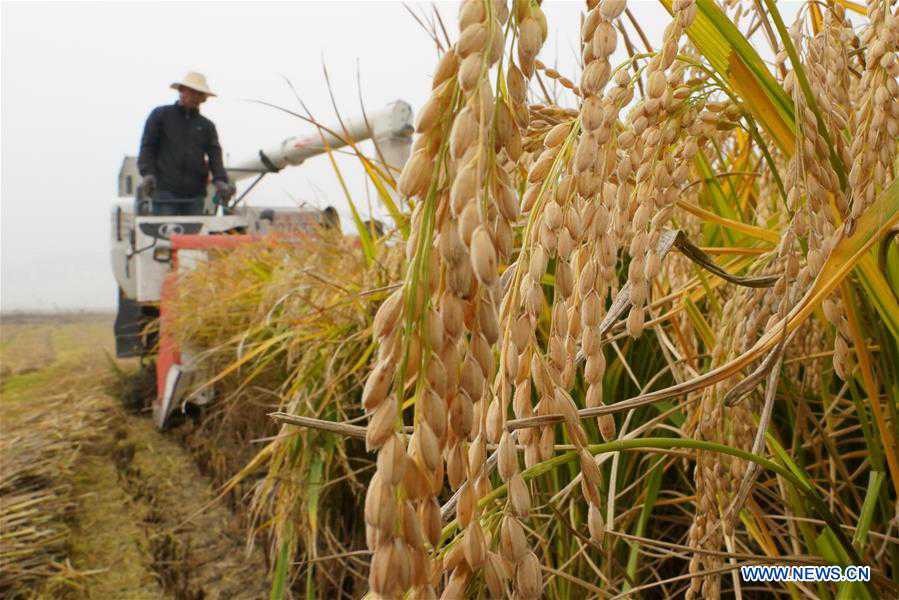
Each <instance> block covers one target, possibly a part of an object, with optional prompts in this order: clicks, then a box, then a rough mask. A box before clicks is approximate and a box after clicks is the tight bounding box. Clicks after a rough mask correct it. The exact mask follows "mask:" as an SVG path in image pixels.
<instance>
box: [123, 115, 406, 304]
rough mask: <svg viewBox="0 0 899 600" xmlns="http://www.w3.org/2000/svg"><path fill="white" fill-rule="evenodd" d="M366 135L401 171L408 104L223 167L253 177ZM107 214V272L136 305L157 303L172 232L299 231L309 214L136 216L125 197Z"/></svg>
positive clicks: (235, 176) (245, 210) (244, 210)
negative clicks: (108, 225)
mask: <svg viewBox="0 0 899 600" xmlns="http://www.w3.org/2000/svg"><path fill="white" fill-rule="evenodd" d="M344 127H345V129H344ZM329 131H331V132H335V133H337V134H339V135H340V137H338V136H337V135H334V133H330V132H329ZM366 139H372V140H373V141H374V143H375V144H376V146H377V150H378V152H379V153H380V155H381V156H382V157H383V160H384V162H386V163H387V164H388V165H390V166H391V167H393V168H395V169H397V170H399V169H401V168H402V166H403V165H404V164H405V162H406V159H407V158H408V157H409V151H410V148H411V146H412V108H411V107H410V106H409V105H408V104H407V103H406V102H403V101H401V100H397V101H395V102H391V103H390V104H388V105H387V106H386V107H384V108H382V109H380V110H377V111H373V112H372V113H370V114H367V115H366V116H365V117H362V116H360V117H357V118H353V119H349V120H345V121H344V122H343V124H342V125H341V124H340V123H337V124H333V125H331V126H329V127H328V128H327V130H325V129H324V128H323V129H320V130H318V131H316V132H315V133H313V134H310V135H306V136H301V137H295V136H294V137H289V138H287V139H285V140H283V141H282V142H281V143H280V144H278V145H276V146H274V147H270V148H268V149H266V150H260V151H257V152H256V153H255V155H252V156H250V157H249V158H247V159H245V160H241V161H238V162H236V163H234V164H233V166H230V167H228V168H227V170H228V174H229V177H231V179H232V181H240V180H243V179H247V178H249V177H252V176H254V175H255V176H257V177H258V176H261V175H265V174H266V173H272V172H275V171H276V170H280V169H282V168H284V167H286V166H291V165H299V164H301V163H302V162H303V161H305V160H306V159H308V158H312V157H314V156H317V155H320V154H323V153H325V152H327V151H328V149H331V150H336V149H339V148H341V147H343V146H346V145H347V142H346V140H352V141H353V142H354V143H355V142H361V141H364V140H366ZM266 163H268V164H266ZM271 166H274V170H273V169H272V168H270V167H271ZM110 216H111V220H112V223H111V225H112V227H111V240H110V241H111V246H110V253H111V259H112V270H113V274H114V275H115V278H116V281H117V282H118V284H119V287H120V288H121V290H122V292H123V294H124V296H125V297H126V298H128V299H130V300H133V301H136V302H138V303H141V304H143V303H153V302H158V301H159V293H160V289H161V286H162V280H163V279H164V278H165V275H166V273H168V271H169V265H168V255H167V248H169V246H170V243H169V241H168V236H169V235H171V234H173V233H186V234H201V235H216V234H221V233H226V232H230V231H241V232H243V233H255V234H265V233H267V232H268V231H269V230H270V229H275V230H284V229H295V228H300V229H303V228H304V227H308V226H309V225H310V220H311V219H314V218H315V217H314V216H313V215H312V213H310V211H304V210H300V209H296V208H283V207H279V208H265V207H248V206H242V207H240V208H239V209H237V210H236V211H235V214H233V215H228V216H212V215H210V216H183V217H182V216H179V217H158V216H148V215H140V216H137V215H135V202H134V200H133V199H131V198H127V199H126V198H120V199H119V200H118V201H116V202H115V204H114V205H113V206H112V210H111V215H110Z"/></svg>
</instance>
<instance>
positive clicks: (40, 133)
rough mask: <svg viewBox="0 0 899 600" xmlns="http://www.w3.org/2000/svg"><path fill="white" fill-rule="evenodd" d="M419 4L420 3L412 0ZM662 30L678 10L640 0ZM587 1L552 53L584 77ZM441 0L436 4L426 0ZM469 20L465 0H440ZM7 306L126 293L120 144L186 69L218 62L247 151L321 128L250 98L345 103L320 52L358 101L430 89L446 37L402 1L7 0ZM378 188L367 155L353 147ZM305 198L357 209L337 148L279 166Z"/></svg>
mask: <svg viewBox="0 0 899 600" xmlns="http://www.w3.org/2000/svg"><path fill="white" fill-rule="evenodd" d="M413 4H414V3H413ZM629 4H630V5H631V8H632V10H633V11H634V12H635V13H636V14H637V17H638V19H639V20H640V22H641V24H642V26H643V28H644V29H645V30H646V31H647V34H648V35H649V36H650V37H651V38H653V39H657V38H658V36H659V35H660V32H661V29H662V28H663V27H664V26H665V24H666V23H667V22H668V21H669V17H668V16H667V14H666V13H664V11H663V9H661V6H660V4H659V3H657V2H634V3H632V4H631V3H629ZM583 5H584V4H583V2H545V3H544V8H545V11H546V13H547V17H548V21H549V24H550V40H549V41H548V42H547V44H546V45H545V46H544V49H543V52H542V54H541V58H542V59H543V60H544V61H545V62H547V63H555V62H556V61H558V63H559V65H560V67H561V68H560V70H562V71H563V72H566V73H567V74H568V75H570V76H571V77H573V78H576V76H577V73H576V71H575V70H574V65H575V59H574V54H575V51H574V48H575V46H576V41H577V31H578V14H579V11H580V10H581V8H582V7H583ZM414 6H415V7H423V8H426V9H429V8H430V5H429V4H427V5H426V4H414ZM437 6H438V7H439V9H440V11H441V13H442V14H443V15H444V16H445V17H446V19H447V27H448V28H449V29H450V33H451V35H452V33H453V32H454V31H455V15H456V11H457V4H456V3H452V2H442V3H437ZM0 10H2V36H0V37H2V180H0V210H2V212H0V221H2V223H0V226H2V254H0V263H2V276H0V299H2V309H3V310H4V311H7V310H15V309H40V310H51V309H56V308H58V309H73V308H112V307H113V306H114V304H115V296H116V292H115V289H116V288H115V282H114V280H113V278H112V275H111V272H110V266H109V264H110V263H109V254H108V252H109V251H108V246H109V244H108V239H109V223H110V217H109V210H110V205H111V204H112V202H113V201H114V200H115V199H116V177H117V174H118V169H119V165H120V163H121V161H122V157H123V156H124V155H126V154H135V153H136V152H137V149H138V142H139V138H140V133H141V129H142V127H143V122H144V119H145V118H146V116H147V114H148V113H149V111H150V110H151V109H152V108H153V107H155V106H158V105H160V104H165V103H169V102H172V101H174V99H175V92H173V91H172V90H170V89H169V87H168V86H169V84H170V83H171V82H172V81H175V80H177V79H179V78H180V77H181V76H182V75H183V74H184V72H185V71H186V70H188V69H195V70H199V71H201V72H203V73H205V74H206V76H207V77H208V79H209V82H210V85H211V86H212V88H213V89H214V90H215V91H217V92H218V93H219V97H218V98H214V99H212V100H210V101H209V102H207V103H206V104H205V105H204V106H203V112H204V114H206V115H207V116H208V117H210V118H211V119H212V120H213V121H214V122H215V123H216V126H217V128H218V131H219V137H220V139H221V142H222V144H223V147H224V149H225V152H226V153H227V154H228V155H230V157H231V158H232V159H234V160H237V159H239V158H241V157H242V156H245V155H247V154H250V153H255V152H256V150H258V148H259V147H260V146H267V145H270V144H272V143H276V142H278V141H280V140H281V139H283V138H284V137H287V136H289V135H294V134H297V133H303V132H304V131H308V129H307V128H305V127H304V125H303V124H302V123H301V122H298V121H297V120H296V119H295V118H294V117H290V116H287V115H284V114H283V113H280V112H278V111H275V110H273V109H270V108H266V107H263V106H260V105H258V104H253V103H251V102H248V101H247V100H248V99H261V100H265V101H268V102H272V103H274V104H278V105H282V106H285V107H289V108H292V109H296V108H297V105H296V100H295V98H294V96H293V94H292V92H291V91H290V89H289V88H288V86H287V85H286V84H285V83H284V79H283V78H284V77H287V78H289V79H290V81H291V82H292V83H293V84H294V86H295V87H296V88H297V89H298V91H299V94H300V96H301V97H302V99H303V101H304V102H305V103H306V104H307V105H308V106H309V108H310V109H311V110H312V111H313V113H314V115H315V116H316V117H318V118H321V119H323V120H325V119H328V118H329V117H331V116H332V115H333V111H332V109H331V106H330V101H329V99H328V93H327V88H326V86H325V83H324V79H323V75H322V64H323V62H324V64H326V65H327V67H328V70H329V73H330V77H331V82H332V85H333V88H334V92H335V94H336V97H337V99H338V103H339V105H340V107H341V111H342V112H343V113H344V114H347V115H350V114H354V113H357V112H358V106H359V105H358V94H359V89H358V86H357V81H356V78H357V67H358V73H359V77H360V80H361V88H362V96H363V98H364V101H365V104H366V106H367V107H371V108H375V107H380V106H383V105H384V104H386V103H387V102H389V101H391V100H394V99H397V98H401V99H403V100H406V101H407V102H409V103H410V104H412V106H413V109H416V108H418V107H420V106H421V105H422V103H423V102H424V101H425V100H426V99H427V97H428V92H429V91H430V76H431V72H432V70H433V67H434V64H435V61H436V57H437V54H436V50H435V48H434V45H433V43H432V42H431V40H430V39H429V38H428V36H427V35H426V34H425V32H424V31H423V30H422V29H421V27H420V26H419V25H418V24H417V23H416V22H415V21H414V20H413V18H412V17H411V16H409V14H408V12H407V11H406V10H405V9H404V8H403V5H402V4H401V3H400V2H336V1H331V2H292V3H270V4H267V3H252V4H250V3H217V2H203V3H152V4H144V3H102V4H100V3H89V4H88V3H61V4H60V3H57V4H43V3H31V2H29V3H13V2H3V3H2V8H0ZM344 166H345V167H346V169H347V170H348V171H347V173H346V174H347V176H348V179H349V181H350V185H351V189H352V190H353V193H354V195H356V196H357V197H358V199H359V202H360V203H364V202H365V189H364V187H365V186H364V184H363V179H362V177H361V174H360V173H359V170H358V167H357V166H356V165H354V164H353V163H352V162H349V161H345V162H344ZM295 201H296V202H307V203H310V204H313V205H316V206H319V207H323V206H325V205H327V204H333V205H335V206H336V207H337V208H338V210H339V211H340V212H341V214H342V215H343V216H344V219H345V220H346V219H347V218H348V217H347V216H346V215H348V211H347V210H346V202H345V200H344V199H343V195H342V193H341V192H340V188H339V185H338V183H337V180H336V178H335V176H334V173H333V171H332V169H331V167H330V166H329V164H328V161H327V159H326V158H322V157H320V158H318V159H313V160H311V161H309V162H308V163H307V164H306V165H303V166H302V167H299V168H293V169H287V170H285V171H283V172H282V173H279V174H277V175H273V176H269V177H267V178H266V180H264V181H263V183H262V184H260V185H259V186H257V188H256V189H255V190H254V191H253V193H252V200H251V203H253V204H263V205H272V204H289V203H291V202H295Z"/></svg>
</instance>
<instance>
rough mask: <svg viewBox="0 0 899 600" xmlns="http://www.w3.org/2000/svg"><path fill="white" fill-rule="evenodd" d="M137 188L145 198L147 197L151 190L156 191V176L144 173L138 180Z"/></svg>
mask: <svg viewBox="0 0 899 600" xmlns="http://www.w3.org/2000/svg"><path fill="white" fill-rule="evenodd" d="M138 189H139V190H140V191H141V195H143V196H144V197H145V198H149V197H150V196H152V195H153V192H155V191H156V176H155V175H144V177H143V179H141V180H140V185H138Z"/></svg>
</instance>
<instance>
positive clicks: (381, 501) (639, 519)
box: [361, 0, 899, 599]
mask: <svg viewBox="0 0 899 600" xmlns="http://www.w3.org/2000/svg"><path fill="white" fill-rule="evenodd" d="M662 4H663V5H664V6H665V8H667V9H668V11H669V12H670V14H671V21H670V23H669V24H668V26H667V27H666V29H665V31H664V35H663V37H662V39H661V40H660V41H659V43H658V44H657V45H655V46H653V45H652V44H651V43H650V42H649V40H646V39H645V36H643V32H642V30H641V29H640V26H639V23H637V22H636V20H634V18H633V15H631V14H630V12H629V11H628V9H627V6H626V2H625V0H588V1H587V2H586V3H585V6H584V13H583V15H582V20H581V23H580V39H579V40H576V42H577V44H578V48H579V50H580V53H581V71H580V73H579V74H578V75H577V76H575V75H574V74H572V76H570V77H567V76H565V75H563V74H561V73H559V72H558V71H557V70H555V69H552V68H549V67H547V66H546V65H545V64H543V63H542V62H540V61H539V60H538V59H537V56H538V54H539V52H540V49H541V46H542V44H543V43H544V42H545V40H546V38H547V32H548V31H549V30H550V29H551V27H552V24H551V23H547V20H546V17H545V15H544V14H543V11H542V10H541V7H540V3H539V2H534V1H528V0H515V1H514V2H512V3H511V4H510V3H508V2H506V1H504V0H495V1H494V0H466V1H464V2H462V4H461V7H460V10H459V17H458V25H459V27H458V35H457V37H456V39H455V42H453V43H452V44H451V45H450V46H449V47H448V48H446V51H445V52H444V53H443V54H442V57H441V58H440V60H439V62H438V64H437V66H436V68H435V71H434V75H433V79H432V93H431V98H430V99H429V100H428V102H427V103H426V104H425V105H424V106H423V107H422V108H421V110H420V112H419V116H418V119H417V133H418V136H417V138H416V140H415V144H414V147H413V154H412V156H411V158H410V160H409V162H408V163H407V164H406V167H405V169H404V171H403V173H402V176H401V177H400V179H399V189H400V191H401V192H402V193H403V195H404V196H406V197H407V198H408V204H409V206H410V207H411V216H410V218H409V230H408V235H407V236H406V237H405V240H404V241H405V257H406V263H407V266H406V270H405V274H404V277H403V280H402V287H401V288H399V289H397V290H396V291H395V292H393V294H392V295H390V296H389V297H388V298H387V299H386V300H385V301H384V302H383V304H382V305H381V307H380V309H379V310H378V313H377V315H376V316H375V319H374V324H373V328H372V333H373V338H374V340H375V341H376V342H377V351H376V354H375V356H374V358H373V361H372V362H373V366H372V370H371V373H370V374H369V376H368V379H367V381H366V384H365V389H364V391H363V395H362V399H361V401H362V406H363V408H364V409H365V411H366V413H367V414H368V424H367V431H366V443H367V446H368V448H369V449H371V450H372V451H376V452H377V467H376V471H375V474H374V476H373V477H372V479H371V482H370V484H369V486H368V492H367V498H366V502H365V509H364V516H365V523H366V540H367V544H368V548H369V550H370V551H371V552H372V556H371V562H370V570H369V574H368V584H369V590H370V597H373V598H375V597H377V598H416V599H418V598H436V597H438V596H439V597H442V598H446V599H454V598H463V597H491V598H499V597H507V596H511V597H514V598H521V599H525V598H540V597H546V598H583V597H596V598H621V597H666V598H667V597H687V598H719V597H721V596H722V595H726V596H735V597H738V598H739V597H761V596H764V597H768V596H770V595H775V596H790V597H795V598H799V597H803V596H805V597H821V598H833V597H838V598H881V597H896V596H897V595H899V586H897V584H896V582H895V580H896V577H897V573H899V571H897V568H899V545H897V537H896V528H897V512H896V511H897V497H899V496H897V492H899V459H897V445H896V438H897V432H899V429H897V395H899V387H897V386H899V367H897V365H899V352H897V339H899V302H897V292H899V251H897V248H896V244H895V243H894V240H895V232H896V226H897V221H899V184H897V183H896V171H897V168H899V165H897V150H899V144H897V140H899V84H897V75H899V62H897V59H896V52H897V43H899V15H897V8H896V3H895V2H881V1H875V2H870V3H869V4H867V5H865V6H863V5H857V4H854V3H848V2H825V3H809V4H806V5H803V6H802V8H801V9H800V10H799V11H798V13H797V16H796V19H795V21H794V22H793V23H790V24H788V23H785V21H784V19H783V17H782V15H781V13H780V12H779V11H778V7H777V5H776V4H775V3H774V2H772V1H770V0H763V1H760V2H752V3H749V2H745V3H742V2H738V1H729V2H724V3H720V4H719V3H715V2H713V1H712V0H673V1H671V0H662ZM849 11H851V12H852V13H853V14H852V15H850V14H849ZM436 37H437V36H436V35H435V38H436ZM638 37H639V38H643V40H642V43H643V44H644V45H645V46H646V48H645V50H644V51H638V50H637V49H636V47H635V44H634V43H632V39H637V38H638ZM762 44H764V45H766V47H769V48H770V50H771V54H772V55H773V56H774V60H773V61H771V62H766V61H764V60H763V59H762V57H761V55H760V52H759V48H760V47H762ZM622 45H623V46H624V47H625V48H626V50H627V58H626V60H624V61H623V62H620V63H618V64H613V63H612V56H613V55H614V54H615V51H616V49H618V48H619V47H620V46H622ZM547 80H552V81H555V82H557V83H558V84H559V85H558V86H557V89H559V88H561V90H562V91H563V92H564V94H566V97H567V98H568V99H569V100H574V101H575V104H576V106H577V109H574V110H573V109H568V108H564V107H563V106H562V105H561V104H562V103H561V102H560V101H559V100H558V98H553V97H550V96H549V95H548V94H544V96H546V97H544V98H541V99H540V100H537V99H536V97H535V94H534V90H536V89H540V90H543V91H545V90H546V85H545V82H546V81H547ZM575 82H576V83H575ZM532 83H536V84H537V85H531V84H532ZM529 89H531V90H532V91H530V92H529ZM758 563H775V564H799V565H817V564H835V565H849V564H858V565H862V564H866V565H870V566H871V570H872V578H871V581H870V582H868V583H865V584H860V583H839V584H814V583H789V584H748V583H745V582H741V580H740V577H739V569H738V568H739V566H741V565H746V564H758Z"/></svg>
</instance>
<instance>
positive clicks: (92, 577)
mask: <svg viewBox="0 0 899 600" xmlns="http://www.w3.org/2000/svg"><path fill="white" fill-rule="evenodd" d="M112 356H114V350H113V339H112V316H111V315H67V316H52V317H48V316H39V317H34V316H31V317H28V316H11V317H8V316H4V317H3V320H2V325H0V386H2V387H0V423H2V427H3V428H4V429H6V428H10V427H14V426H15V424H16V423H17V422H22V421H23V420H25V419H29V418H32V417H33V416H34V415H35V414H36V413H37V412H39V411H41V410H46V406H48V405H49V399H50V398H54V399H56V400H57V401H58V400H59V398H60V395H61V394H63V395H65V397H66V402H70V403H71V404H70V405H71V407H72V410H73V411H77V410H91V411H100V412H101V413H102V415H103V419H102V420H101V422H102V423H103V424H102V425H99V426H98V427H97V432H96V435H95V436H94V437H93V439H92V440H91V441H90V443H88V444H87V445H85V446H84V447H83V448H82V449H81V452H80V454H79V455H78V458H77V460H76V461H75V462H74V464H73V468H72V470H71V474H70V476H71V482H70V483H71V485H72V489H73V493H74V497H75V501H76V504H77V507H76V509H75V511H74V513H73V514H74V518H73V519H72V521H71V522H70V523H69V528H70V531H71V535H70V538H69V556H68V561H69V563H70V567H71V568H70V569H67V570H66V573H65V575H63V576H60V577H58V578H54V579H53V580H50V581H45V582H42V584H40V585H39V586H38V587H37V588H35V589H33V590H29V595H31V596H32V597H36V598H61V597H64V598H76V599H91V600H93V599H104V600H105V599H123V600H144V599H147V600H149V599H155V598H174V599H178V600H214V599H226V598H228V599H230V598H235V599H236V598H248V599H249V598H253V599H255V598H265V597H267V596H268V584H267V581H266V580H267V577H266V572H267V568H266V565H265V563H264V560H263V556H262V553H261V552H260V550H259V549H252V550H248V548H247V543H246V541H247V535H246V530H245V529H244V528H243V527H242V526H241V525H240V524H239V523H240V521H241V519H239V518H237V516H236V515H235V514H234V513H232V512H231V511H230V510H229V509H228V508H226V507H225V506H223V505H222V503H221V502H218V501H217V497H216V490H215V489H214V488H213V487H212V485H211V483H210V481H209V479H208V478H206V477H204V476H203V475H202V474H201V473H200V472H199V470H198V469H197V466H196V464H195V463H194V460H193V458H192V456H191V455H190V454H189V453H188V452H187V450H185V448H184V447H183V446H182V445H181V444H180V443H178V441H177V437H176V436H174V435H171V434H162V433H160V432H158V431H156V429H155V428H154V427H153V423H152V420H151V419H150V418H149V415H147V414H145V413H142V412H141V411H137V412H135V411H134V410H132V409H128V408H126V403H123V398H125V397H127V395H128V392H129V390H128V385H127V382H129V381H131V380H132V379H133V377H130V376H131V375H133V374H134V373H135V372H136V371H137V368H138V365H137V363H136V361H115V360H114V359H112V358H111V357H112Z"/></svg>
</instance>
